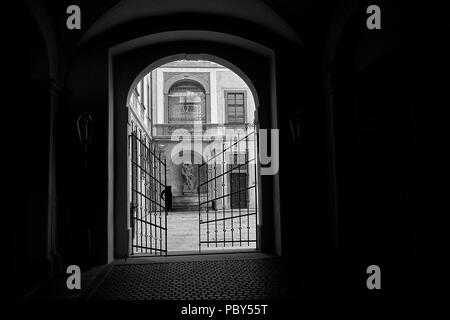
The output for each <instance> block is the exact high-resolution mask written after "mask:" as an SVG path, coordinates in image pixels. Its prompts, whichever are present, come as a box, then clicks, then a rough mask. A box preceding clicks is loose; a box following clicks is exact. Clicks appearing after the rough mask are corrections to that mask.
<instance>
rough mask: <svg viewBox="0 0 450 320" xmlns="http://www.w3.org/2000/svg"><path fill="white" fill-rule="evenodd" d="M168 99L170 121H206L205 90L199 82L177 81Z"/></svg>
mask: <svg viewBox="0 0 450 320" xmlns="http://www.w3.org/2000/svg"><path fill="white" fill-rule="evenodd" d="M168 99H169V110H168V111H169V123H193V122H194V121H201V122H202V123H203V122H205V120H206V108H205V90H204V89H203V87H202V86H201V85H200V84H199V83H198V82H195V81H189V80H187V81H186V80H182V81H178V82H176V83H175V84H174V85H173V86H172V87H171V88H170V90H169V95H168Z"/></svg>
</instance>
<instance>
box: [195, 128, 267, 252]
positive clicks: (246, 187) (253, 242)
mask: <svg viewBox="0 0 450 320" xmlns="http://www.w3.org/2000/svg"><path fill="white" fill-rule="evenodd" d="M226 144H227V141H224V142H222V144H221V147H220V150H217V149H214V150H213V152H212V154H211V157H210V158H209V159H207V160H206V161H204V162H203V163H202V164H201V165H200V166H199V170H198V181H199V184H198V198H199V200H198V201H199V213H198V214H199V235H198V236H199V250H201V249H202V246H203V247H205V246H206V247H207V248H209V249H212V248H224V247H251V248H255V249H256V248H257V247H258V246H259V244H258V243H257V239H258V234H257V225H258V188H257V185H258V173H257V154H258V153H257V145H258V144H257V134H256V131H255V128H254V127H253V128H252V132H250V133H248V127H246V128H245V131H244V132H243V134H242V135H239V134H237V135H235V138H234V141H229V142H228V146H227V145H226Z"/></svg>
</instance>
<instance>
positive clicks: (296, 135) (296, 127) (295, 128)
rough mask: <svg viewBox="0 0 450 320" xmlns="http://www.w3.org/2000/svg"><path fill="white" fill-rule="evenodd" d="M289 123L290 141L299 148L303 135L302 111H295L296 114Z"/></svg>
mask: <svg viewBox="0 0 450 320" xmlns="http://www.w3.org/2000/svg"><path fill="white" fill-rule="evenodd" d="M289 121H290V125H291V134H292V140H293V141H294V143H295V144H296V145H297V146H298V147H300V146H301V138H302V133H303V116H302V111H300V110H299V111H297V113H296V114H295V115H294V116H293V117H292V118H291V119H290V120H289Z"/></svg>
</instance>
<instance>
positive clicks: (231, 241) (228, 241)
mask: <svg viewBox="0 0 450 320" xmlns="http://www.w3.org/2000/svg"><path fill="white" fill-rule="evenodd" d="M216 242H220V243H224V242H225V243H236V242H239V241H237V240H225V241H200V243H216ZM244 242H256V240H255V239H253V240H244Z"/></svg>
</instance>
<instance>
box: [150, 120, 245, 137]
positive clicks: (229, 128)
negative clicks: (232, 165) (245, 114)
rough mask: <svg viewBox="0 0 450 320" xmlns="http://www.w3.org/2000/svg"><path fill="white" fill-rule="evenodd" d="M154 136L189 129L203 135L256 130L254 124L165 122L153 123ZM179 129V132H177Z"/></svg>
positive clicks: (192, 133) (242, 132)
mask: <svg viewBox="0 0 450 320" xmlns="http://www.w3.org/2000/svg"><path fill="white" fill-rule="evenodd" d="M153 128H154V131H153V135H154V137H155V138H156V137H169V136H171V135H172V134H174V133H175V134H177V135H180V136H181V135H183V132H186V131H188V132H189V134H190V135H193V136H196V135H203V136H224V135H227V134H234V135H237V133H239V135H245V134H246V133H247V132H251V131H253V130H254V125H253V124H248V123H247V124H217V123H202V124H192V123H164V124H161V123H160V124H154V125H153ZM176 130H178V132H175V131H176Z"/></svg>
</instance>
